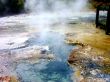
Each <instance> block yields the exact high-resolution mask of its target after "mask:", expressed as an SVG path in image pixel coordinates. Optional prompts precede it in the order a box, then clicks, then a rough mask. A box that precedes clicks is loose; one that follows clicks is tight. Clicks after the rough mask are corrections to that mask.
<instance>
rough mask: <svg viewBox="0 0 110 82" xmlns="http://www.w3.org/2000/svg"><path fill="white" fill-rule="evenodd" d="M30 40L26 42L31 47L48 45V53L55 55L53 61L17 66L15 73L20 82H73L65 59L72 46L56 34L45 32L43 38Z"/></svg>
mask: <svg viewBox="0 0 110 82" xmlns="http://www.w3.org/2000/svg"><path fill="white" fill-rule="evenodd" d="M38 35H39V34H38V33H37V34H36V37H34V38H31V39H30V40H29V41H28V42H29V44H30V46H32V45H41V46H42V45H48V46H49V48H50V52H51V53H53V54H54V55H55V57H56V58H55V60H50V61H48V60H45V59H41V60H40V62H39V63H34V64H30V63H26V62H21V63H19V64H18V65H17V68H16V72H17V74H18V77H19V78H20V82H73V81H72V80H71V75H72V73H73V70H72V68H71V67H70V66H69V65H68V64H67V59H68V56H69V54H70V52H71V51H72V49H73V46H70V45H67V44H66V43H64V39H65V36H64V35H61V34H59V33H56V32H47V34H46V35H45V36H40V35H39V37H38Z"/></svg>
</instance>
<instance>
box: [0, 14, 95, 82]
mask: <svg viewBox="0 0 110 82" xmlns="http://www.w3.org/2000/svg"><path fill="white" fill-rule="evenodd" d="M82 14H84V15H82V17H81V16H78V14H76V16H71V14H70V15H69V17H67V16H62V15H56V14H55V15H52V16H51V15H50V14H49V13H46V14H45V15H44V14H43V15H41V14H40V15H34V14H23V15H16V16H9V17H3V18H0V21H1V22H0V27H1V35H0V38H1V41H0V42H1V43H2V44H0V45H1V47H0V53H1V55H0V58H1V60H0V62H1V63H0V65H1V66H2V67H1V69H0V70H3V72H2V73H1V75H2V76H5V75H9V76H11V75H14V76H16V77H17V79H18V80H19V81H20V82H73V79H74V78H73V73H74V69H73V68H71V67H70V66H69V65H68V63H67V59H68V57H69V55H70V53H71V51H72V50H73V49H74V48H75V46H71V45H68V44H66V43H65V38H66V36H65V34H66V33H68V30H67V29H70V30H69V31H70V32H71V29H73V27H69V25H70V26H71V24H73V25H74V24H77V23H78V21H80V20H79V19H82V18H85V17H87V18H88V17H90V16H94V13H93V12H92V13H91V12H90V13H88V14H87V13H82ZM85 14H86V15H85ZM33 54H34V55H33ZM36 54H38V56H37V55H36ZM48 54H52V55H50V56H49V55H48ZM40 55H42V56H40Z"/></svg>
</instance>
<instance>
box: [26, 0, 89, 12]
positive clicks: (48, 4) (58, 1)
mask: <svg viewBox="0 0 110 82" xmlns="http://www.w3.org/2000/svg"><path fill="white" fill-rule="evenodd" d="M86 4H87V0H26V3H25V9H26V10H27V11H29V12H37V13H40V12H56V11H57V12H62V11H65V12H70V11H71V12H74V11H81V10H83V9H85V8H86V7H85V6H86ZM65 12H64V13H65Z"/></svg>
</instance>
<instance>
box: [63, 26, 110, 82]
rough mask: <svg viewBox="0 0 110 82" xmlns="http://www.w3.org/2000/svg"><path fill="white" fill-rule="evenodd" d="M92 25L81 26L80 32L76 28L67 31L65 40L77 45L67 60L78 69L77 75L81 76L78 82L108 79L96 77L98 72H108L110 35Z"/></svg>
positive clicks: (107, 79) (109, 67) (106, 79)
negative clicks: (74, 30)
mask: <svg viewBox="0 0 110 82" xmlns="http://www.w3.org/2000/svg"><path fill="white" fill-rule="evenodd" d="M85 26H86V25H85ZM94 27H95V26H94V25H92V27H88V28H86V29H85V28H82V29H81V30H80V33H79V32H77V31H78V30H77V31H76V32H74V33H67V38H66V40H65V42H66V43H68V44H70V45H77V48H76V49H74V50H73V51H72V52H71V54H70V56H69V59H68V62H69V64H70V65H72V66H73V67H77V68H78V69H79V70H80V72H79V73H78V77H81V79H80V80H79V81H80V82H89V81H90V82H108V81H110V79H109V77H108V78H106V77H105V78H103V77H102V78H97V76H99V75H100V74H108V75H109V74H110V36H108V35H105V33H104V31H103V30H100V29H96V28H94ZM76 29H77V28H76ZM79 70H78V71H79ZM98 74H99V75H98Z"/></svg>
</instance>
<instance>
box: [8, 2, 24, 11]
mask: <svg viewBox="0 0 110 82" xmlns="http://www.w3.org/2000/svg"><path fill="white" fill-rule="evenodd" d="M7 6H8V8H9V10H10V11H11V12H14V13H18V12H21V10H23V8H24V0H8V1H7Z"/></svg>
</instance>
